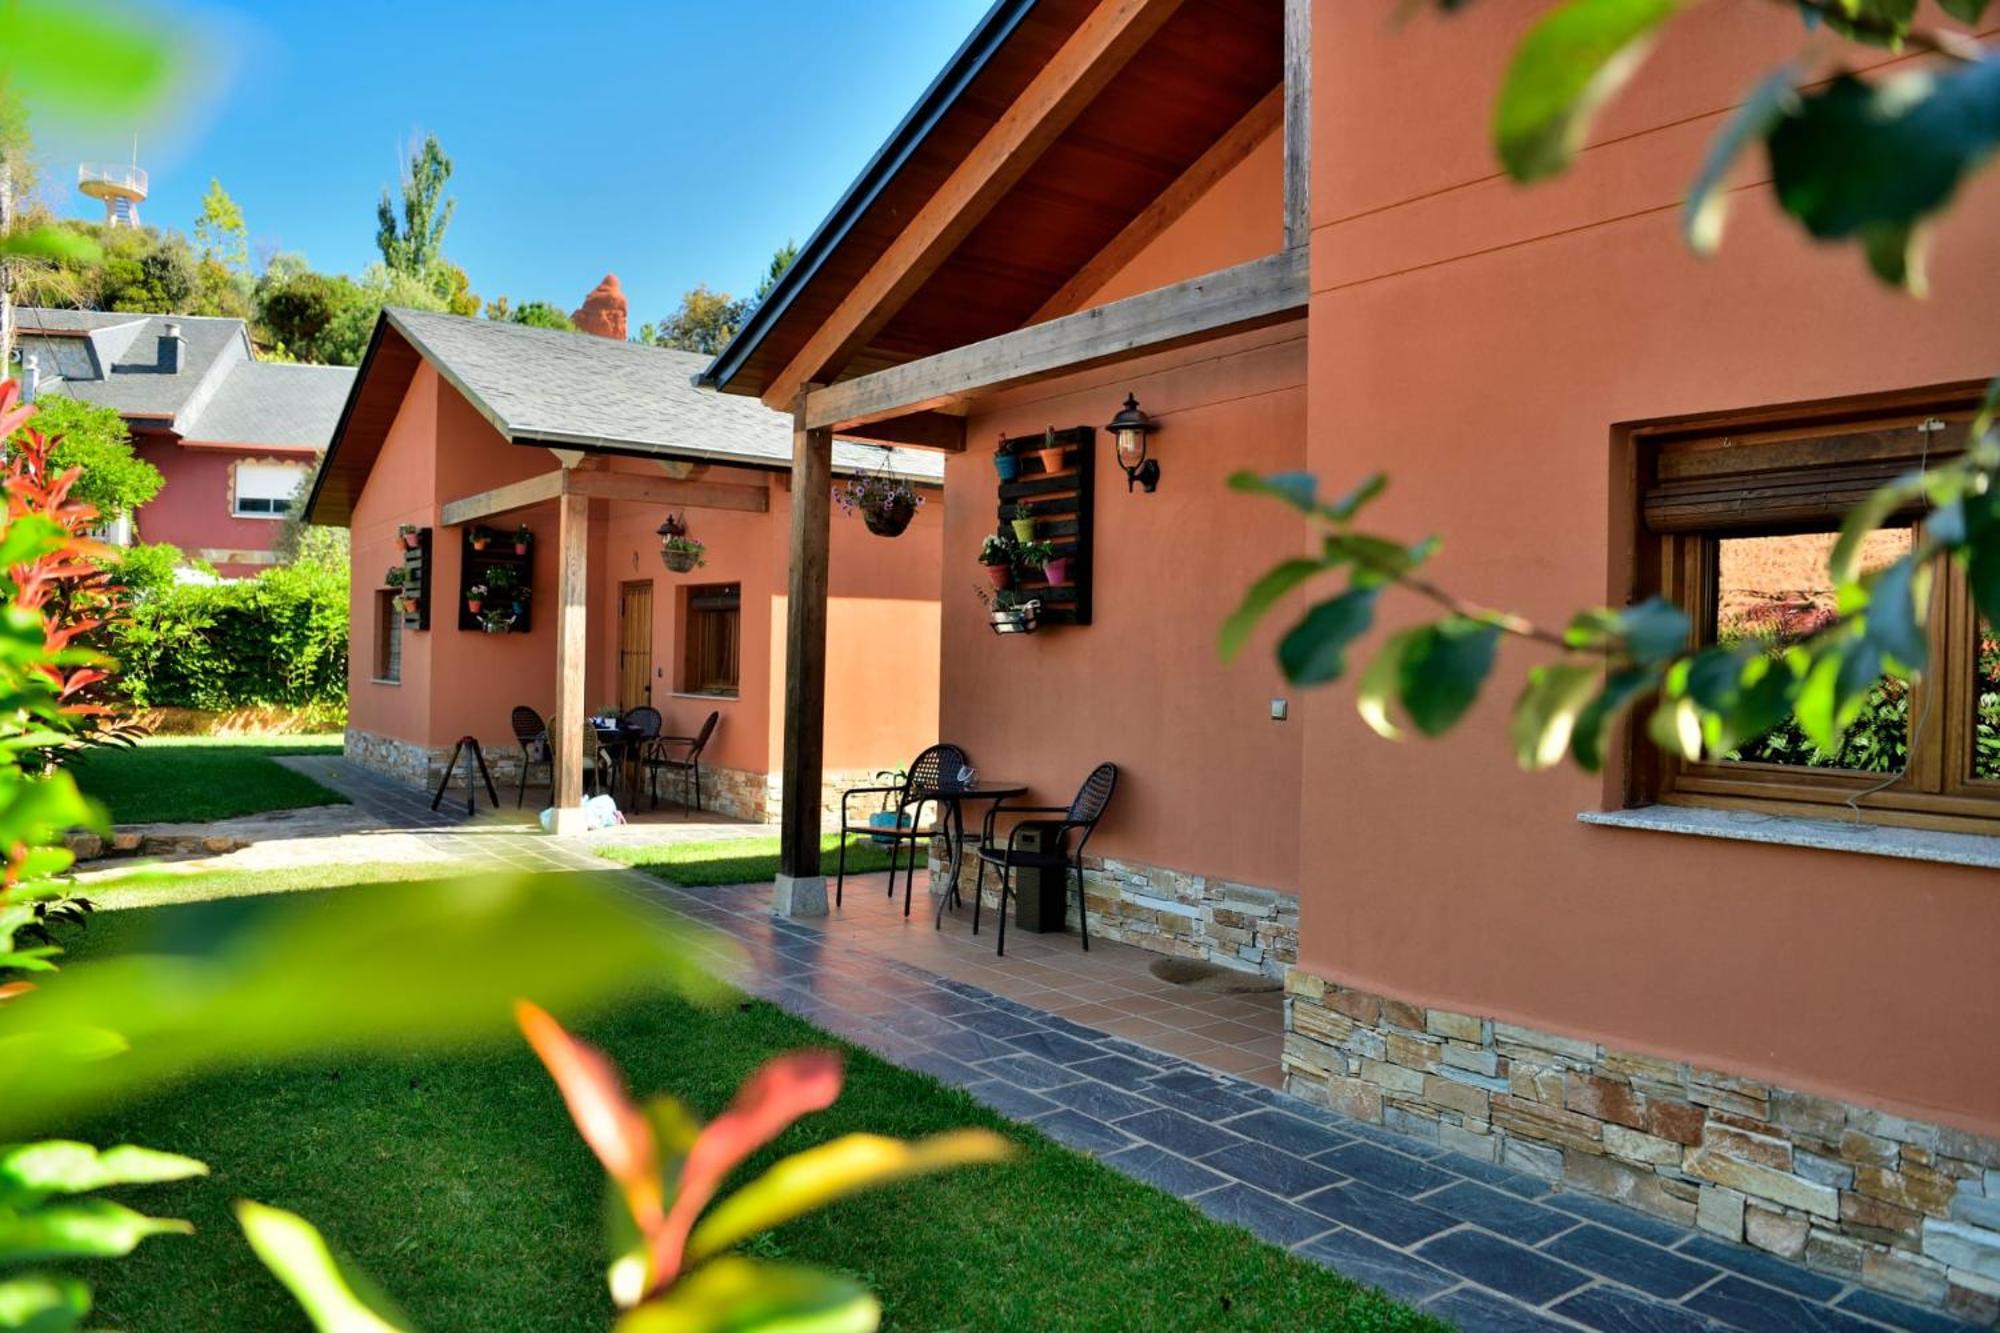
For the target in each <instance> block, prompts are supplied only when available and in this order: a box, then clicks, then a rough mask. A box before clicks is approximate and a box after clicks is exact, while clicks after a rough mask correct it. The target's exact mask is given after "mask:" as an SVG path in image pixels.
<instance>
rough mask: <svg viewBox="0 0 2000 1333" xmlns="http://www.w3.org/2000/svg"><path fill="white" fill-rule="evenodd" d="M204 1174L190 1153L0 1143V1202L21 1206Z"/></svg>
mask: <svg viewBox="0 0 2000 1333" xmlns="http://www.w3.org/2000/svg"><path fill="white" fill-rule="evenodd" d="M207 1174H208V1167H207V1166H206V1165H204V1164H203V1163H201V1162H197V1161H195V1160H194V1158H192V1157H182V1156H181V1155H180V1154H178V1153H170V1152H154V1151H153V1150H152V1149H150V1148H135V1147H132V1146H131V1145H129V1144H126V1145H121V1146H119V1147H116V1148H107V1149H105V1150H103V1151H99V1150H98V1149H96V1148H93V1147H91V1146H90V1145H89V1144H88V1143H76V1142H72V1141H70V1140H67V1139H50V1140H47V1141H44V1142H41V1143H17V1144H14V1145H13V1146H11V1147H6V1148H0V1206H8V1207H21V1206H24V1205H25V1204H29V1203H37V1202H40V1201H41V1200H42V1199H44V1198H47V1197H48V1196H50V1195H52V1194H82V1193H85V1192H87V1191H89V1190H98V1189H104V1188H106V1187H108V1186H111V1185H150V1184H156V1183H158V1182H160V1181H164V1180H186V1179H187V1178H188V1177H190V1176H203V1175H207ZM4 1327H5V1325H4V1324H0V1328H4Z"/></svg>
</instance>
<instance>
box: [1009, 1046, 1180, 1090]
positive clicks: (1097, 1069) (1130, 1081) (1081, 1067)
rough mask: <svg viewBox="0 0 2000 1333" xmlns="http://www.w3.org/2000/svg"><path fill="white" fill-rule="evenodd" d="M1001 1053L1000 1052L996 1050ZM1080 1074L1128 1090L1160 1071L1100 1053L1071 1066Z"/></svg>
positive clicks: (1125, 1058) (1124, 1058)
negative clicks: (1093, 1058) (1091, 1058)
mask: <svg viewBox="0 0 2000 1333" xmlns="http://www.w3.org/2000/svg"><path fill="white" fill-rule="evenodd" d="M995 1054H999V1052H997V1051H996V1052H995ZM1070 1068H1071V1069H1074V1070H1075V1071H1076V1072H1077V1073H1079V1074H1088V1075H1090V1076H1091V1077H1092V1078H1094V1079H1101V1080H1103V1081H1104V1082H1106V1083H1109V1084H1110V1085H1111V1086H1112V1087H1114V1088H1123V1089H1125V1090H1126V1091H1127V1092H1132V1091H1136V1090H1138V1088H1139V1086H1140V1085H1141V1084H1143V1083H1144V1082H1145V1081H1146V1080H1147V1079H1149V1078H1151V1077H1153V1076H1154V1075H1155V1074H1157V1073H1158V1072H1159V1071H1158V1070H1156V1069H1154V1068H1153V1067H1152V1066H1151V1065H1142V1064H1140V1063H1139V1062H1138V1061H1137V1060H1134V1059H1131V1058H1130V1057H1127V1056H1123V1055H1100V1056H1098V1057H1097V1058H1096V1059H1095V1060H1081V1061H1078V1062H1077V1063H1076V1064H1073V1065H1071V1066H1070Z"/></svg>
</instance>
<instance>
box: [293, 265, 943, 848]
mask: <svg viewBox="0 0 2000 1333" xmlns="http://www.w3.org/2000/svg"><path fill="white" fill-rule="evenodd" d="M621 303H622V298H621ZM706 362H707V358H705V357H701V356H695V355H691V354H689V353H685V352H675V351H667V350H664V349H661V348H656V347H648V346H643V345H640V344H637V343H629V342H626V341H624V340H623V339H613V338H606V337H596V336H591V335H589V334H581V333H563V332H555V331H551V330H547V329H538V328H529V327H526V326H524V325H520V324H512V323H499V322H494V321H491V320H484V319H467V318H461V317H459V316H455V315H441V314H426V313H420V312H416V311H409V310H389V311H385V312H384V313H383V316H382V318H381V321H380V323H379V324H378V325H377V326H376V330H375V333H374V336H373V338H372V340H371V342H370V345H369V349H368V353H367V356H366V357H365V358H364V360H363V361H362V364H361V369H360V374H359V376H358V377H357V379H356V381H355V384H354V390H353V394H352V396H351V397H350V399H349V402H348V404H347V408H346V411H345V413H344V415H343V417H342V421H341V426H340V429H339V431H338V432H337V433H336V434H335V436H334V440H333V445H332V447H331V449H330V450H329V451H328V454H327V462H326V466H325V468H324V469H323V470H322V473H321V477H320V481H319V483H318V486H317V488H316V490H315V491H314V493H313V495H312V497H311V501H310V505H309V508H308V517H309V518H310V519H311V521H313V522H316V523H331V524H337V525H340V526H343V527H347V528H349V529H351V531H352V534H353V535H352V542H351V550H352V552H353V594H352V596H353V602H352V607H353V614H352V622H351V623H352V626H353V628H352V638H351V642H350V654H349V658H350V662H351V666H350V678H349V679H350V685H349V690H348V730H347V747H346V748H347V753H348V755H349V757H350V758H353V759H355V760H357V761H358V762H361V763H363V764H366V765H369V766H370V767H373V768H376V769H378V770H381V771H384V772H387V773H390V774H393V775H396V776H399V777H402V778H404V779H406V780H408V781H412V782H422V783H434V782H435V781H436V780H437V777H438V776H439V774H440V772H441V769H442V765H443V764H444V762H445V761H446V760H447V759H448V758H449V756H450V754H451V751H452V748H453V746H454V745H455V744H456V742H457V741H458V740H459V738H460V737H462V736H474V737H476V738H477V739H478V740H479V742H480V745H481V748H482V750H483V752H484V753H485V755H486V757H487V762H488V763H489V765H491V766H493V767H494V768H495V770H496V772H498V773H499V774H500V775H501V776H502V778H503V780H511V778H512V776H513V775H515V774H517V773H518V769H517V768H516V767H515V765H516V762H517V760H518V759H519V756H520V753H521V751H520V749H519V747H518V746H517V745H516V744H515V741H514V737H513V732H512V730H511V729H510V715H511V712H512V710H513V709H514V708H515V707H516V706H526V707H529V708H532V709H534V710H535V712H536V713H537V714H539V715H541V716H543V717H549V716H550V715H552V714H555V713H558V712H559V711H560V708H561V707H562V706H563V700H562V699H561V698H559V696H560V695H561V692H562V690H563V689H564V688H567V687H569V686H572V685H573V686H574V688H575V691H576V693H575V694H574V708H575V710H576V715H575V718H574V720H573V722H572V724H571V726H570V727H569V729H568V730H569V732H571V733H575V732H577V731H578V730H579V729H580V728H581V727H582V725H583V724H582V718H583V715H584V710H585V709H586V708H588V709H589V710H591V711H595V710H598V709H601V708H616V709H619V710H623V709H629V708H632V707H635V706H638V705H642V704H646V705H650V706H652V707H654V708H657V709H659V710H660V712H661V713H662V714H663V715H664V718H665V722H666V731H667V732H668V733H670V734H678V735H692V734H694V733H695V732H696V731H697V730H699V728H700V727H701V725H702V722H703V719H704V718H706V717H707V715H708V714H709V713H710V712H711V711H716V712H719V713H720V714H721V721H720V723H719V725H718V728H717V730H716V732H715V735H714V738H713V739H712V741H711V742H710V744H709V746H708V750H707V753H706V754H704V755H703V757H702V762H703V771H704V793H703V794H704V798H705V800H706V803H707V804H708V808H710V809H717V810H721V811H723V812H725V813H729V814H733V815H738V816H741V817H744V818H752V819H758V818H765V817H770V816H774V815H775V814H776V813H777V799H776V793H775V791H772V790H770V783H769V777H768V775H770V774H772V773H774V772H776V771H777V770H778V767H779V761H778V756H779V752H780V748H781V743H782V728H781V726H780V718H781V716H782V713H783V707H782V702H781V697H780V692H779V687H780V685H781V683H782V682H783V680H784V644H785V633H784V615H785V611H784V607H785V580H786V567H787V563H788V554H787V552H788V538H787V534H786V522H787V510H788V503H787V489H786V488H787V485H788V483H789V482H790V479H791V478H790V462H789V458H790V451H791V432H790V425H789V421H788V419H787V418H786V417H784V416H783V415H781V414H778V413H774V412H771V411H768V410H766V409H765V408H764V407H762V406H761V405H759V404H757V403H755V402H746V401H745V400H743V399H740V398H729V397H725V396H723V395H720V394H711V393H702V392H699V391H697V390H696V389H695V388H694V387H693V384H692V379H693V376H694V375H695V374H696V373H697V372H698V371H699V370H700V369H701V368H702V366H703V365H705V364H706ZM836 463H837V469H836V471H837V472H838V473H842V474H853V473H859V472H877V471H881V470H884V469H889V470H893V471H895V472H897V473H899V474H903V475H907V476H909V477H910V478H911V479H912V480H913V481H915V482H917V483H920V484H922V485H924V486H926V487H929V488H931V494H932V497H933V499H935V497H936V491H935V487H936V485H937V483H938V482H939V481H940V480H941V479H942V476H943V468H942V466H941V465H940V460H939V459H938V458H937V457H936V455H934V454H921V453H915V452H913V451H907V450H897V451H890V450H885V449H882V448H879V447H871V446H845V445H843V446H842V448H841V451H840V454H839V457H838V458H837V460H836ZM941 510H942V506H941V505H939V504H936V503H932V504H929V505H926V506H924V507H922V508H921V509H919V511H918V513H917V515H916V518H915V520H914V522H913V523H912V524H911V525H910V527H909V529H908V530H907V531H905V532H904V533H903V534H902V535H901V536H900V537H897V538H894V539H893V540H892V539H888V538H884V537H879V536H875V535H873V534H871V533H869V532H868V531H867V530H866V529H865V528H864V526H863V524H862V521H861V520H860V519H859V518H852V519H842V520H840V521H839V522H838V523H836V525H835V526H836V529H837V531H838V533H839V537H838V540H837V541H836V543H835V549H834V558H833V561H832V565H831V571H830V581H831V595H832V604H833V611H832V620H833V624H832V630H831V637H832V641H833V643H834V646H835V647H834V651H835V653H836V656H837V659H838V660H837V664H836V667H835V669H834V670H833V671H832V672H831V673H830V674H829V678H828V681H827V686H826V688H827V694H828V699H829V702H830V705H831V706H832V707H833V708H834V709H835V710H836V713H837V716H839V717H840V719H841V724H840V725H839V726H838V727H836V728H835V729H833V730H832V731H831V732H830V733H829V735H828V739H827V762H828V765H829V767H830V768H832V769H835V770H839V772H838V773H837V774H836V782H835V785H839V784H840V782H843V781H844V782H849V783H851V782H853V781H856V780H859V779H860V778H862V777H866V776H869V775H872V774H873V773H874V772H875V771H876V770H878V769H882V768H890V767H896V766H899V765H903V764H907V763H908V762H909V761H910V759H911V758H912V757H913V756H914V755H915V754H916V752H917V751H918V750H919V749H921V748H922V747H923V746H925V745H927V744H929V743H930V742H931V741H932V740H933V739H934V738H935V737H936V734H937V712H938V699H937V652H938V593H937V577H938V576H937V569H938V550H939V541H940V536H941V534H942V531H943V523H942V513H941ZM669 516H677V517H679V518H680V519H681V520H682V521H683V522H684V524H685V527H686V529H687V532H688V534H689V535H691V536H693V537H695V538H697V539H698V540H700V541H702V542H703V543H704V544H705V545H706V548H707V549H706V553H705V558H706V561H707V563H706V564H705V565H704V566H703V567H701V568H699V569H696V570H694V571H692V572H688V573H673V572H671V571H669V570H668V569H667V568H665V567H664V563H663V558H662V554H661V538H660V534H659V532H658V529H659V528H660V526H661V525H662V523H663V522H664V521H665V520H666V519H667V518H668V517H669ZM404 525H409V526H411V527H414V528H416V529H418V530H419V531H420V532H421V534H422V536H421V538H420V541H421V543H422V545H423V550H424V555H425V556H426V557H427V562H428V564H429V571H430V572H429V578H428V582H427V585H426V586H427V588H428V604H427V607H426V609H425V610H424V611H422V612H419V613H418V614H416V615H409V616H406V615H402V614H399V613H398V612H397V611H396V610H395V608H394V606H393V604H392V603H393V599H394V596H395V593H394V590H393V589H391V588H389V587H388V586H387V585H386V582H385V579H386V577H387V571H388V570H389V569H391V568H392V567H393V568H396V569H399V570H400V569H404V568H405V567H406V561H405V554H404V547H403V543H402V540H401V538H400V536H399V530H400V529H401V528H402V527H403V526H404ZM482 529H491V530H492V531H494V532H495V533H497V534H498V536H497V541H498V542H499V543H500V544H501V545H503V546H504V547H506V548H508V549H509V550H511V547H512V545H513V541H514V534H515V533H516V531H517V530H519V529H525V530H526V532H527V534H528V539H529V540H528V545H529V554H528V555H527V557H526V558H525V559H524V560H523V561H522V562H521V563H520V564H518V565H515V566H511V567H509V568H507V569H506V570H505V571H504V572H503V577H510V578H512V579H513V580H514V581H515V582H516V583H517V584H520V585H522V586H525V587H526V588H527V590H528V594H529V595H528V596H527V597H526V598H525V599H522V603H521V609H522V611H523V612H524V613H525V614H524V615H523V616H522V618H521V619H520V620H519V621H516V622H515V625H514V626H513V627H511V628H510V629H509V630H508V631H507V632H504V633H486V632H483V630H482V626H481V617H483V615H484V614H485V613H487V612H490V611H492V610H493V609H494V607H501V608H503V610H504V612H505V614H507V615H512V614H513V610H512V607H513V603H514V596H513V594H511V593H503V592H501V591H499V590H498V589H497V588H493V589H489V590H488V594H487V597H486V599H485V600H486V601H491V602H493V603H494V606H491V607H490V606H485V605H483V604H482V608H481V616H479V617H476V616H474V615H473V614H472V613H471V612H470V610H469V609H467V604H466V598H465V597H464V595H463V594H464V593H465V592H466V591H467V590H468V589H469V588H471V587H472V586H475V579H477V580H480V582H478V583H477V586H480V587H485V586H487V584H488V583H491V582H493V581H494V580H492V579H490V578H488V577H487V576H486V575H485V574H482V573H479V572H478V571H481V570H486V569H489V568H491V567H492V566H491V564H490V563H489V562H487V561H486V560H484V559H483V558H482V553H481V552H478V551H476V550H474V548H473V546H472V542H473V539H474V537H475V535H477V534H478V533H479V532H480V531H481V530H482ZM566 553H567V555H568V559H565V558H564V557H565V554H566ZM417 563H419V562H418V561H417V560H416V559H415V558H414V557H413V558H412V559H411V561H409V562H408V564H409V565H410V566H411V567H414V566H415V565H416V564H417ZM566 573H567V574H568V575H570V576H571V577H573V579H574V582H573V583H568V584H566V583H565V574H566ZM566 606H567V607H568V608H569V609H570V611H571V612H572V613H573V614H574V617H575V620H574V625H575V634H574V636H571V635H566V634H564V633H563V632H562V631H563V629H564V624H565V607H566ZM566 649H567V650H568V651H565V650H566ZM547 780H548V774H547V770H546V769H543V768H537V769H536V770H534V772H533V773H532V775H531V781H533V782H535V783H544V782H547ZM508 795H509V797H510V798H511V792H510V793H508ZM570 804H571V805H574V799H573V798H572V800H571V802H570Z"/></svg>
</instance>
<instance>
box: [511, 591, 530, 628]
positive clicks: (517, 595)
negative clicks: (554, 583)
mask: <svg viewBox="0 0 2000 1333" xmlns="http://www.w3.org/2000/svg"><path fill="white" fill-rule="evenodd" d="M531 592H532V589H529V588H520V587H517V588H515V589H513V594H514V618H515V619H517V620H518V619H520V618H521V617H522V616H525V615H527V614H528V597H529V594H530V593H531Z"/></svg>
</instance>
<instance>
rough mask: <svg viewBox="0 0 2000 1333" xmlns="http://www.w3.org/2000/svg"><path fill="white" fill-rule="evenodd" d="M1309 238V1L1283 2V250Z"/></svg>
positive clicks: (1310, 119) (1310, 227)
mask: <svg viewBox="0 0 2000 1333" xmlns="http://www.w3.org/2000/svg"><path fill="white" fill-rule="evenodd" d="M1311 236H1312V0H1285V248H1286V249H1288V250H1295V249H1298V248H1299V247H1301V246H1303V245H1305V244H1306V242H1307V241H1308V240H1310V239H1311Z"/></svg>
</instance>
